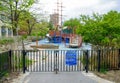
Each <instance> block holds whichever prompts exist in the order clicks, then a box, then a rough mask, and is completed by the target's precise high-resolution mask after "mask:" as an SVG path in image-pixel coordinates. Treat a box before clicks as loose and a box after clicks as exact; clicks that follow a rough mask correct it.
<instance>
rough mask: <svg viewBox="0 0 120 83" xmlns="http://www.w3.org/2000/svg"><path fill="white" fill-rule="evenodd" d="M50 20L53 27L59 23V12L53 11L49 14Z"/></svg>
mask: <svg viewBox="0 0 120 83" xmlns="http://www.w3.org/2000/svg"><path fill="white" fill-rule="evenodd" d="M50 22H51V23H52V24H53V26H54V27H56V26H58V25H59V14H57V13H54V14H51V15H50Z"/></svg>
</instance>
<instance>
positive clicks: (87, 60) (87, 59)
mask: <svg viewBox="0 0 120 83" xmlns="http://www.w3.org/2000/svg"><path fill="white" fill-rule="evenodd" d="M88 57H89V54H88V50H87V51H86V73H88V67H89V65H88V64H89V58H88Z"/></svg>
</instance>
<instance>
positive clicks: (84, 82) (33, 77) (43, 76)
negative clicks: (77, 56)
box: [22, 72, 112, 83]
mask: <svg viewBox="0 0 120 83" xmlns="http://www.w3.org/2000/svg"><path fill="white" fill-rule="evenodd" d="M22 83H112V82H109V81H107V80H104V79H101V78H97V77H95V75H93V74H90V73H88V74H86V73H85V72H59V73H58V74H55V73H54V72H35V73H30V74H29V75H28V76H26V77H25V78H24V80H23V82H22Z"/></svg>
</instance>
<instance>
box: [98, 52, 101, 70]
mask: <svg viewBox="0 0 120 83" xmlns="http://www.w3.org/2000/svg"><path fill="white" fill-rule="evenodd" d="M100 60H101V59H100V50H98V72H100Z"/></svg>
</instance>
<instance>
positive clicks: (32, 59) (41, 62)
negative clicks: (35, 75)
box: [0, 49, 120, 75]
mask: <svg viewBox="0 0 120 83" xmlns="http://www.w3.org/2000/svg"><path fill="white" fill-rule="evenodd" d="M68 51H73V50H52V49H51V50H10V51H7V52H3V53H0V75H2V74H3V73H5V72H23V73H25V71H26V70H27V71H30V72H40V71H41V72H48V71H55V70H58V71H61V72H62V71H65V72H67V71H69V72H70V71H81V70H86V72H88V71H102V70H116V69H120V49H101V50H76V65H75V64H74V65H68V64H67V62H66V61H67V59H66V54H67V52H68ZM55 52H56V53H55Z"/></svg>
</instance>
